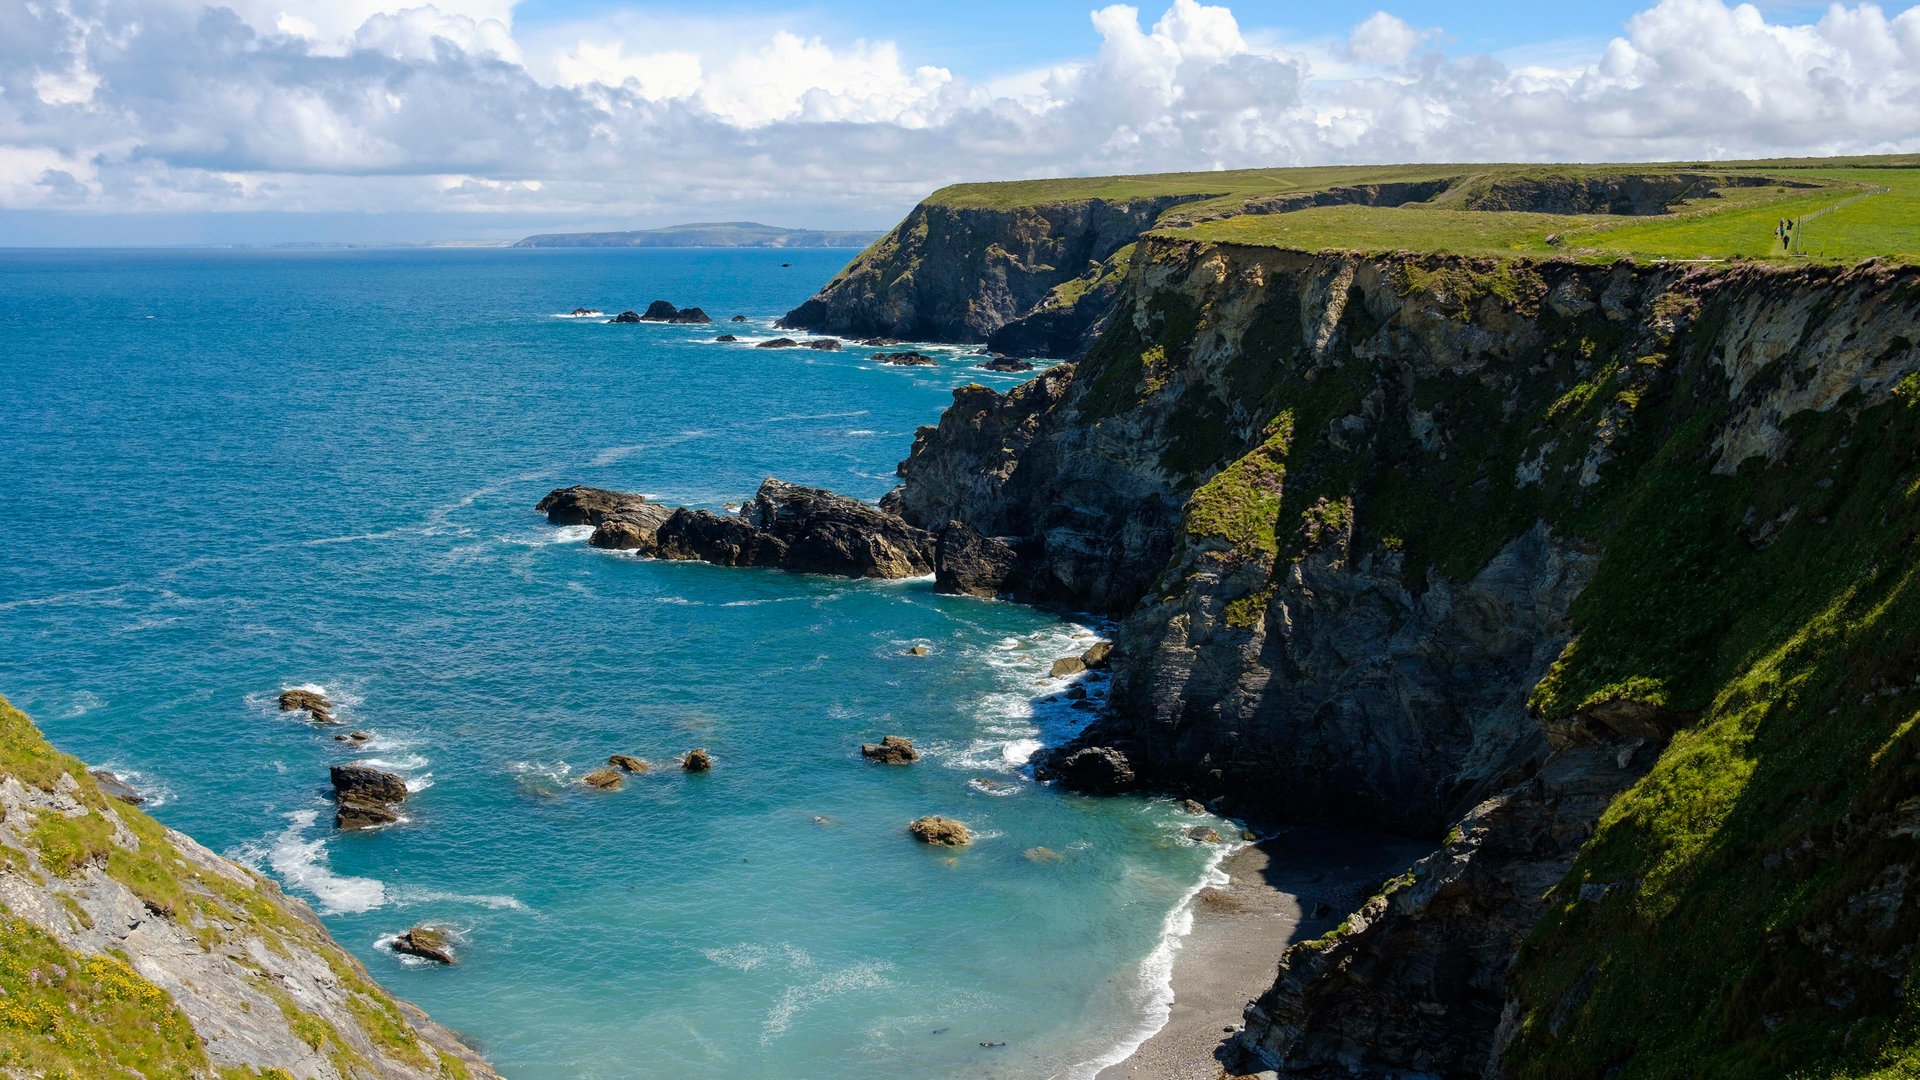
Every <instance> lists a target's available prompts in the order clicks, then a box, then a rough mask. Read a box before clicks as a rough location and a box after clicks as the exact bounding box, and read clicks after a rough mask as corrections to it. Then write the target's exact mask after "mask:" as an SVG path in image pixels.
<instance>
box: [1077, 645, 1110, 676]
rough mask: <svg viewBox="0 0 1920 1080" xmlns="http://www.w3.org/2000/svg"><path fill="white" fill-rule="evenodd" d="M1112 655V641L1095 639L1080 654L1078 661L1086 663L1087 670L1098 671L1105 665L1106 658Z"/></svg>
mask: <svg viewBox="0 0 1920 1080" xmlns="http://www.w3.org/2000/svg"><path fill="white" fill-rule="evenodd" d="M1112 655H1113V642H1111V641H1096V642H1094V643H1093V644H1092V645H1091V646H1089V647H1088V648H1087V651H1086V652H1083V653H1081V654H1080V662H1081V663H1083V664H1085V665H1087V670H1088V671H1099V670H1100V669H1101V668H1104V667H1106V666H1107V658H1108V657H1110V656H1112Z"/></svg>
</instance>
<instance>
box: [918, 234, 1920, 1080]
mask: <svg viewBox="0 0 1920 1080" xmlns="http://www.w3.org/2000/svg"><path fill="white" fill-rule="evenodd" d="M953 242H955V243H957V242H958V241H957V240H955V241H953ZM1115 304H1116V307H1115V309H1114V311H1113V313H1112V315H1111V316H1110V317H1109V319H1108V320H1107V323H1106V326H1105V329H1104V330H1103V331H1102V332H1101V333H1100V334H1099V335H1098V337H1097V340H1096V341H1095V343H1094V344H1093V345H1092V347H1091V348H1090V349H1089V350H1088V352H1087V354H1086V355H1085V357H1084V358H1083V359H1082V360H1081V361H1080V362H1079V363H1077V364H1075V365H1073V366H1062V367H1059V368H1055V369H1053V370H1052V371H1049V372H1047V373H1046V374H1045V375H1044V376H1042V377H1041V378H1039V379H1036V380H1034V381H1033V382H1030V383H1028V384H1026V385H1025V386H1023V387H1020V388H1018V389H1016V390H1014V391H1013V392H1011V393H1008V394H1005V395H1002V394H997V393H995V392H993V391H991V390H987V389H984V388H981V387H967V388H962V389H961V390H958V391H956V392H955V401H954V406H953V407H952V408H950V409H949V410H947V412H946V413H945V414H944V415H943V416H942V418H941V420H940V423H939V425H938V426H937V427H933V428H927V429H923V430H922V431H921V433H920V434H919V436H918V437H917V438H916V440H915V443H914V446H913V449H912V451H911V453H910V456H909V457H908V458H907V460H906V461H904V462H903V463H902V464H901V467H900V474H901V478H902V485H901V487H900V489H899V490H898V491H896V492H895V493H894V494H893V495H891V496H889V499H888V500H887V503H886V505H887V506H888V507H889V508H891V509H894V510H895V511H896V512H898V513H900V514H901V515H902V516H903V517H904V518H905V519H906V520H907V521H908V522H909V523H910V524H912V525H915V526H918V527H920V528H925V529H928V530H936V531H938V530H945V531H944V532H942V541H941V542H942V546H943V548H944V547H947V546H949V545H948V539H947V538H948V537H949V536H954V535H965V536H970V537H972V538H973V540H972V543H973V544H974V545H975V546H978V545H981V544H984V545H989V546H992V547H993V549H994V550H995V552H996V553H997V555H996V557H997V558H998V559H999V560H1000V562H999V563H997V564H996V565H999V566H1000V567H1001V568H1002V569H1001V571H1000V572H999V575H998V578H997V580H996V581H994V582H992V583H991V584H992V585H993V586H995V587H997V588H998V589H1000V590H1002V591H1010V592H1013V593H1014V594H1016V595H1020V596H1024V597H1027V598H1031V599H1038V600H1044V601H1048V602H1053V603H1059V604H1065V605H1072V606H1076V607H1082V608H1094V609H1098V610H1102V611H1107V612H1111V613H1114V614H1117V615H1120V616H1122V619H1123V621H1122V624H1121V629H1120V631H1119V633H1118V634H1117V635H1116V649H1115V653H1114V656H1113V658H1112V663H1113V665H1114V669H1115V686H1114V691H1113V697H1112V701H1113V706H1112V710H1111V712H1110V714H1109V715H1107V716H1105V717H1103V718H1102V719H1100V720H1099V721H1097V722H1096V723H1095V725H1094V726H1093V727H1092V728H1091V729H1090V730H1089V732H1088V733H1087V734H1086V735H1084V736H1083V737H1082V738H1081V739H1080V740H1079V741H1078V743H1077V744H1076V746H1074V747H1069V748H1068V749H1069V751H1072V750H1075V749H1079V748H1081V747H1097V748H1101V749H1102V751H1103V753H1104V752H1107V751H1112V752H1117V753H1119V754H1122V755H1124V756H1125V757H1126V758H1127V759H1128V762H1129V763H1130V765H1131V768H1132V770H1133V772H1134V773H1135V775H1136V776H1138V777H1139V778H1140V781H1141V782H1142V783H1144V784H1145V785H1147V786H1150V787H1153V788H1155V789H1158V790H1163V791H1171V792H1176V793H1182V794H1188V795H1192V796H1196V797H1200V798H1204V799H1210V800H1214V805H1216V806H1217V807H1221V808H1223V809H1226V810H1228V811H1230V812H1237V813H1243V814H1247V815H1254V816H1266V817H1274V818H1279V819H1283V820H1291V821H1312V820H1337V821H1342V822H1364V823H1370V824H1375V825H1381V826H1386V827H1389V828H1393V829H1397V830H1400V831H1404V832H1407V833H1410V834H1415V835H1427V836H1433V837H1435V838H1439V837H1440V836H1441V835H1442V834H1443V833H1444V834H1447V837H1448V839H1447V842H1446V845H1445V846H1444V847H1443V848H1442V850H1441V851H1439V852H1437V853H1436V855H1435V856H1434V857H1433V858H1431V859H1429V860H1426V861H1424V862H1423V863H1422V864H1421V865H1420V866H1418V867H1415V868H1413V870H1411V871H1410V874H1409V876H1408V877H1407V878H1405V879H1403V880H1401V881H1399V882H1397V883H1392V884H1390V885H1389V887H1388V888H1387V889H1386V890H1384V891H1383V894H1382V896H1381V897H1379V898H1377V899H1376V901H1375V902H1374V903H1373V904H1371V905H1369V908H1368V909H1367V910H1364V911H1363V912H1361V913H1357V915H1356V917H1355V918H1354V919H1351V920H1349V922H1348V925H1347V926H1346V927H1345V928H1344V929H1343V931H1342V932H1340V933H1338V934H1336V935H1335V936H1334V940H1330V941H1327V942H1322V943H1319V944H1318V946H1317V947H1310V946H1311V945H1312V943H1302V944H1300V945H1297V946H1296V947H1295V949H1294V951H1293V952H1291V953H1290V954H1289V957H1288V960H1287V962H1286V964H1284V965H1283V968H1282V972H1281V977H1280V979H1279V981H1278V982H1277V983H1276V986H1275V988H1274V990H1273V991H1272V992H1271V993H1269V994H1268V995H1267V996H1266V997H1265V998H1263V999H1262V1001H1261V1002H1260V1003H1259V1004H1258V1005H1257V1006H1256V1007H1255V1008H1253V1009H1251V1010H1250V1011H1249V1014H1248V1019H1249V1025H1248V1031H1247V1034H1246V1035H1245V1036H1244V1037H1243V1038H1242V1039H1241V1046H1242V1049H1243V1050H1244V1051H1245V1052H1246V1053H1247V1054H1248V1055H1250V1062H1251V1063H1252V1064H1258V1065H1264V1066H1267V1067H1277V1068H1279V1069H1280V1070H1281V1072H1282V1073H1283V1074H1284V1075H1295V1076H1314V1077H1320V1076H1340V1077H1345V1076H1380V1075H1399V1074H1402V1073H1411V1074H1419V1075H1444V1076H1476V1077H1477V1076H1480V1075H1482V1073H1483V1071H1490V1072H1491V1073H1492V1074H1494V1075H1511V1076H1528V1077H1532V1076H1539V1077H1596V1078H1597V1077H1601V1076H1607V1077H1614V1076H1620V1077H1632V1076H1668V1075H1679V1074H1680V1073H1681V1072H1684V1071H1685V1069H1686V1067H1687V1065H1686V1063H1689V1062H1699V1061H1713V1062H1715V1063H1716V1064H1717V1066H1718V1068H1717V1070H1714V1071H1715V1074H1716V1075H1741V1076H1745V1075H1751V1076H1777V1075H1785V1074H1789V1073H1792V1072H1793V1071H1794V1070H1795V1069H1801V1068H1811V1067H1814V1066H1820V1067H1822V1068H1828V1067H1831V1068H1833V1069H1838V1070H1839V1072H1838V1073H1836V1074H1837V1075H1854V1074H1862V1075H1864V1074H1866V1073H1870V1072H1872V1071H1873V1070H1874V1069H1875V1068H1879V1067H1883V1066H1886V1067H1891V1066H1890V1065H1888V1063H1897V1062H1900V1061H1902V1060H1910V1058H1908V1057H1903V1055H1911V1054H1912V1053H1913V1051H1912V1049H1911V1048H1912V1047H1913V1046H1914V1045H1915V1044H1916V1041H1920V1039H1917V1038H1916V1036H1915V1034H1914V1032H1915V1031H1916V1022H1920V1016H1917V1015H1916V1012H1915V1009H1914V1007H1913V1006H1912V1005H1911V1004H1909V1002H1910V1001H1911V1000H1912V996H1911V994H1909V993H1908V991H1909V989H1910V988H1911V987H1912V986H1913V985H1914V980H1915V979H1916V978H1920V968H1916V965H1915V957H1914V953H1913V950H1912V948H1911V945H1910V943H1911V941H1912V940H1913V933H1914V931H1915V930H1920V905H1917V904H1916V899H1920V898H1917V897H1915V896H1912V895H1910V894H1909V884H1908V869H1907V868H1908V867H1909V866H1910V865H1911V863H1912V861H1913V859H1914V858H1915V856H1916V855H1917V854H1920V851H1916V848H1915V844H1916V842H1920V826H1915V825H1914V824H1913V820H1914V815H1915V814H1916V813H1920V810H1916V809H1915V807H1916V806H1920V798H1917V796H1920V764H1916V762H1915V757H1914V752H1915V746H1916V743H1920V736H1916V735H1915V734H1914V728H1913V725H1912V724H1911V722H1910V716H1911V708H1903V707H1902V705H1901V698H1900V695H1902V694H1903V693H1904V692H1905V691H1906V690H1907V689H1909V688H1910V687H1912V686H1914V685H1916V684H1915V680H1916V678H1920V666H1917V665H1920V636H1917V635H1916V633H1915V631H1916V629H1920V627H1917V626H1916V621H1917V620H1920V606H1916V605H1915V604H1914V602H1913V599H1912V597H1911V595H1910V593H1909V586H1910V583H1911V579H1912V575H1913V573H1914V571H1915V560H1914V558H1913V556H1912V555H1911V553H1910V546H1911V544H1912V542H1913V538H1914V537H1915V536H1920V505H1916V500H1917V499H1920V485H1916V483H1915V480H1914V478H1915V477H1916V476H1920V440H1917V439H1916V436H1917V435H1920V409H1916V402H1920V348H1916V346H1915V344H1914V338H1915V336H1916V335H1915V332H1914V329H1913V328H1914V326H1915V325H1917V324H1920V273H1917V272H1916V271H1915V270H1913V269H1911V268H1900V267H1896V266H1893V265H1890V264H1866V265H1862V266H1859V267H1854V268H1843V267H1838V266H1806V265H1802V266H1795V267H1785V266H1765V265H1755V264H1743V263H1740V262H1731V263H1723V264H1714V265H1706V266H1691V267H1682V266H1677V265H1672V264H1636V263H1633V262H1624V261H1623V262H1581V261H1572V260H1564V261H1562V260H1544V261H1540V260H1528V259H1481V260H1476V259H1467V258H1460V257H1452V256H1444V255H1413V254H1406V253H1402V254H1395V255H1372V256H1362V255H1355V254H1349V253H1340V252H1329V253H1322V254H1307V253H1301V252H1295V251H1288V250H1284V249H1281V248H1273V247H1236V246H1233V245H1229V244H1221V243H1211V242H1205V241H1198V240H1186V239H1180V238H1177V237H1175V236H1171V235H1167V234H1152V235H1149V236H1147V237H1146V238H1144V239H1142V240H1140V241H1139V242H1138V243H1137V245H1136V246H1135V248H1134V250H1133V251H1132V253H1131V257H1130V260H1129V266H1128V270H1127V275H1126V278H1125V280H1124V283H1123V284H1122V285H1121V286H1120V288H1119V291H1118V295H1117V298H1116V301H1115ZM948 522H959V523H964V524H965V525H967V526H970V527H971V528H970V529H969V530H968V531H967V532H965V533H956V531H955V530H954V529H952V528H951V527H950V526H948V524H947V523H948ZM936 569H937V570H939V569H940V568H939V567H936ZM988 591H991V589H989V590H988ZM1063 760H1064V755H1063V756H1061V757H1056V758H1055V759H1054V762H1051V763H1050V762H1042V767H1043V771H1044V770H1045V769H1047V768H1055V769H1060V770H1062V771H1063V772H1065V773H1067V774H1068V779H1069V780H1071V775H1070V770H1066V769H1065V768H1064V766H1062V765H1060V764H1058V763H1059V762H1061V761H1063ZM1629 958H1630V959H1629ZM1437 1033H1445V1040H1443V1041H1441V1042H1436V1038H1437V1037H1438V1036H1437ZM1823 1075H1824V1074H1823Z"/></svg>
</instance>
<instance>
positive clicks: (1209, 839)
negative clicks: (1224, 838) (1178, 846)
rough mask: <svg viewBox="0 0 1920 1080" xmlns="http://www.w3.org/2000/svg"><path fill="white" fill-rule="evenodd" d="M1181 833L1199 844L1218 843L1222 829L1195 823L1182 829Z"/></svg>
mask: <svg viewBox="0 0 1920 1080" xmlns="http://www.w3.org/2000/svg"><path fill="white" fill-rule="evenodd" d="M1181 835H1183V836H1185V837H1186V838H1187V839H1189V840H1192V841H1193V842H1194V843H1197V844H1217V843H1219V842H1220V830H1218V829H1215V828H1213V827H1211V826H1208V825H1195V826H1192V827H1191V828H1188V829H1185V830H1183V831H1182V833H1181Z"/></svg>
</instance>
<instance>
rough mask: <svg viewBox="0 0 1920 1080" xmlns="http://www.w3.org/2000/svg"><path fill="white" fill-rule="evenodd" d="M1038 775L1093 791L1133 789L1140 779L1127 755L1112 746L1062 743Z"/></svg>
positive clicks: (1110, 792) (1062, 784)
mask: <svg viewBox="0 0 1920 1080" xmlns="http://www.w3.org/2000/svg"><path fill="white" fill-rule="evenodd" d="M1074 704H1075V705H1076V706H1078V705H1084V704H1086V703H1085V702H1075V703H1074ZM1042 773H1044V774H1045V775H1041V774H1042ZM1035 775H1036V776H1039V777H1040V778H1041V779H1043V780H1058V781H1059V782H1060V785H1061V786H1062V787H1065V788H1068V789H1070V790H1073V791H1083V792H1086V793H1088V794H1090V795H1114V794H1118V793H1119V792H1122V791H1131V790H1132V789H1133V788H1134V787H1135V786H1137V784H1138V779H1139V778H1138V777H1136V776H1135V775H1134V771H1133V765H1132V763H1131V762H1129V761H1128V760H1127V755H1125V754H1123V753H1121V752H1120V751H1119V750H1116V749H1114V748H1113V747H1111V746H1083V747H1078V748H1073V747H1063V748H1061V750H1060V751H1056V752H1054V753H1053V754H1052V755H1051V757H1050V758H1048V759H1047V760H1046V761H1045V762H1044V763H1043V766H1042V767H1041V768H1040V769H1039V770H1037V771H1036V772H1035Z"/></svg>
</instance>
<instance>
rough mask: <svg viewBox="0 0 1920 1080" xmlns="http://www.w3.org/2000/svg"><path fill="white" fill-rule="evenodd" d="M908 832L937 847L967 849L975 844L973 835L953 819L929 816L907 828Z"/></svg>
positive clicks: (915, 837) (935, 815) (919, 839)
mask: <svg viewBox="0 0 1920 1080" xmlns="http://www.w3.org/2000/svg"><path fill="white" fill-rule="evenodd" d="M907 832H909V833H911V834H912V835H913V838H914V839H916V840H918V841H920V842H921V843H923V844H932V845H934V846H936V847H965V846H967V845H968V844H971V843H973V833H971V832H969V831H968V830H967V827H966V826H965V825H964V824H962V823H960V822H958V821H955V820H953V819H952V818H944V817H940V816H939V815H937V814H929V815H928V816H926V817H923V818H919V819H917V820H915V821H914V822H913V823H912V824H910V825H908V826H907Z"/></svg>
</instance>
